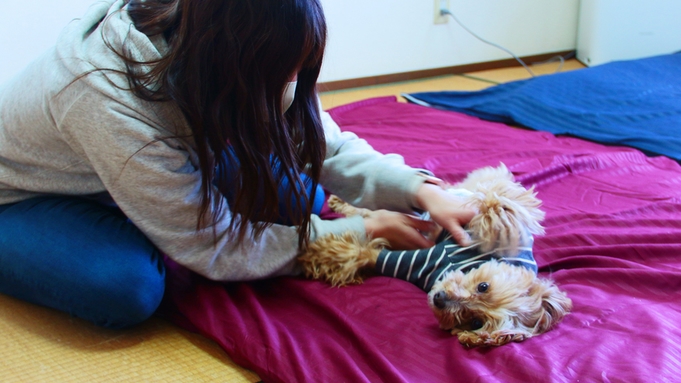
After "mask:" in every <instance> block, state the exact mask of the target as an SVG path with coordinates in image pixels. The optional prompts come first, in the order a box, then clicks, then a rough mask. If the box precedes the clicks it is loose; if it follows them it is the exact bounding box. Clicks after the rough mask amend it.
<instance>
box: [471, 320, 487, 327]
mask: <svg viewBox="0 0 681 383" xmlns="http://www.w3.org/2000/svg"><path fill="white" fill-rule="evenodd" d="M483 324H484V323H482V320H480V319H479V318H473V320H472V321H471V330H477V329H479V328H481V327H482V325H483Z"/></svg>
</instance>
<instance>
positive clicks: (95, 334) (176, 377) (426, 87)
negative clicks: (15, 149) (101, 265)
mask: <svg viewBox="0 0 681 383" xmlns="http://www.w3.org/2000/svg"><path fill="white" fill-rule="evenodd" d="M581 67H582V66H581V64H579V63H578V62H576V61H574V60H571V61H569V62H568V63H567V64H566V65H565V70H568V69H576V68H581ZM556 68H557V64H546V65H542V66H536V67H533V70H535V71H536V72H537V74H541V73H552V72H553V71H555V69H556ZM527 76H529V74H527V72H525V71H524V69H522V68H510V69H500V70H494V71H484V72H477V73H471V74H470V75H469V76H468V75H467V76H458V75H457V76H442V77H437V78H433V79H426V80H419V81H410V82H404V83H397V84H390V85H381V86H373V87H367V88H359V89H352V90H343V91H335V92H327V93H322V95H321V99H322V104H323V106H324V108H325V109H328V108H331V107H334V106H338V105H342V104H346V103H349V102H353V101H358V100H362V99H366V98H371V97H378V96H387V95H399V94H401V93H409V92H422V91H437V90H477V89H482V88H485V87H488V86H490V85H492V83H493V82H506V81H511V80H516V79H520V78H526V77H527ZM257 381H259V378H258V376H257V375H256V374H254V373H253V372H251V371H248V370H246V369H243V368H241V367H239V366H237V365H236V364H234V362H233V361H232V360H231V359H230V358H229V357H228V356H227V355H226V354H225V352H224V351H223V350H222V349H220V347H218V346H217V345H216V344H215V343H213V342H212V341H209V340H207V339H205V338H203V337H201V336H199V335H196V334H192V333H189V332H186V331H184V330H181V329H179V328H177V327H176V326H174V325H172V324H170V323H168V322H166V321H164V320H162V319H159V318H153V319H152V320H150V321H148V322H147V323H145V324H143V325H141V326H139V327H136V328H134V329H130V330H125V331H112V330H105V329H101V328H97V327H94V326H92V325H90V324H88V323H85V322H84V321H81V320H78V319H74V318H71V317H69V316H68V315H66V314H63V313H59V312H56V311H54V310H50V309H46V308H42V307H37V306H34V305H31V304H27V303H24V302H20V301H17V300H15V299H13V298H9V297H6V296H4V295H0V382H3V383H7V382H9V383H14V382H30V383H35V382H257Z"/></svg>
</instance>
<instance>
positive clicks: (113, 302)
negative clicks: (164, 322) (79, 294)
mask: <svg viewBox="0 0 681 383" xmlns="http://www.w3.org/2000/svg"><path fill="white" fill-rule="evenodd" d="M161 265H162V263H161ZM98 288H99V289H100V292H99V293H98V294H96V295H99V296H100V297H102V304H101V305H100V308H102V309H103V310H101V311H100V310H98V311H100V312H97V313H96V314H95V316H94V317H92V318H89V319H90V320H91V321H92V322H94V323H95V324H97V325H100V326H104V327H110V328H125V327H131V326H134V325H137V324H139V323H142V322H144V321H146V320H147V319H149V318H150V317H151V316H152V315H153V314H154V313H155V312H156V310H157V309H158V307H159V306H160V304H161V301H162V299H163V294H164V291H165V269H163V267H162V266H161V270H158V269H154V268H141V269H136V270H134V271H133V270H131V271H129V272H127V273H125V274H118V275H111V278H109V280H108V281H101V283H100V284H99V286H98ZM85 319H88V318H85Z"/></svg>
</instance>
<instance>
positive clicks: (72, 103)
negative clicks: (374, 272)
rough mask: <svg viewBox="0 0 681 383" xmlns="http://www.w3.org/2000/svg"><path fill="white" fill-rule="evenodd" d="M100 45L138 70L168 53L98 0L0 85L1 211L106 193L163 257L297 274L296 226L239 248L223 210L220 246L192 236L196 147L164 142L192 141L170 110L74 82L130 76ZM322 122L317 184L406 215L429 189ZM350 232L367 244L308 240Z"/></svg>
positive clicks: (106, 83)
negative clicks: (337, 238)
mask: <svg viewBox="0 0 681 383" xmlns="http://www.w3.org/2000/svg"><path fill="white" fill-rule="evenodd" d="M105 17H106V19H105ZM103 20H105V21H103ZM104 41H108V42H109V43H111V45H112V46H113V47H114V49H116V50H118V51H121V48H122V46H123V44H125V48H126V51H127V52H129V54H130V55H131V56H132V57H133V58H135V59H137V60H141V61H150V60H154V59H157V58H159V57H161V55H162V54H163V52H165V50H166V49H167V47H166V45H165V42H164V41H163V39H162V38H160V37H154V38H149V37H148V36H146V35H144V34H142V33H140V32H139V31H137V30H136V29H135V28H134V26H133V23H132V21H131V20H130V17H129V15H128V14H127V12H126V11H125V8H124V3H123V1H122V0H118V1H114V0H108V1H99V2H96V3H95V4H93V5H92V6H91V7H90V8H89V10H88V11H87V13H86V14H85V15H84V16H83V17H82V18H81V19H76V20H74V21H72V22H71V23H70V24H69V25H68V26H67V27H66V28H65V29H64V31H63V32H62V33H61V35H60V36H59V38H58V41H57V44H56V46H55V47H54V48H52V49H51V50H49V51H48V52H46V53H45V54H44V55H43V56H41V57H40V58H38V59H37V60H36V61H34V62H33V63H32V64H30V65H29V66H28V67H27V68H26V69H25V70H24V71H23V72H22V73H21V74H20V75H18V76H17V77H16V78H14V79H12V80H11V81H9V82H8V83H6V84H5V85H4V86H3V87H2V88H0V204H6V203H12V202H17V201H21V200H25V199H28V198H31V197H35V196H39V195H45V194H57V195H79V196H93V195H94V196H104V197H106V198H108V199H112V200H113V201H114V202H115V203H116V204H117V205H118V206H119V207H120V208H121V210H122V211H123V212H124V213H125V214H126V215H127V216H128V218H130V220H131V221H132V222H133V223H134V224H135V225H136V226H137V227H138V228H139V229H140V230H141V231H142V232H143V233H144V234H145V235H146V236H147V237H148V238H149V239H150V240H151V241H152V242H153V243H154V244H155V245H156V246H157V247H158V248H159V249H160V250H161V251H163V252H164V253H165V254H167V255H168V256H169V257H170V258H172V259H173V260H175V261H176V262H178V263H180V264H182V265H184V266H186V267H188V268H190V269H192V270H194V271H196V272H198V273H200V274H202V275H204V276H206V277H208V278H211V279H215V280H221V281H237V280H250V279H258V278H265V277H270V276H275V275H291V274H296V273H297V272H298V268H297V267H296V263H295V258H296V255H297V253H298V249H297V245H298V235H297V232H296V228H295V227H288V226H283V225H273V226H272V227H270V228H268V229H266V230H265V232H264V233H263V235H262V236H261V237H259V238H257V239H252V238H251V239H247V240H246V241H244V242H243V243H241V244H240V245H238V244H237V243H236V242H235V240H234V236H233V235H232V233H230V232H229V231H228V230H227V227H228V224H229V222H230V220H231V218H232V214H231V212H229V211H228V210H227V209H228V206H227V203H223V206H224V209H225V211H224V214H223V215H222V217H223V218H222V220H221V221H219V222H218V224H217V226H216V227H215V233H216V235H217V237H214V236H213V233H214V232H213V230H212V229H206V230H199V231H197V230H196V222H197V212H198V210H199V204H200V184H201V183H200V180H201V175H200V171H199V170H198V160H197V157H196V152H195V145H194V144H193V142H192V140H191V139H178V138H168V137H170V136H182V135H185V136H186V135H188V134H190V132H191V131H190V129H189V127H188V126H187V124H186V121H185V120H184V118H183V116H182V114H181V112H180V111H179V109H178V108H177V106H176V105H175V104H174V103H172V102H148V101H144V100H141V99H139V98H138V97H136V96H135V95H134V94H133V93H132V92H131V91H129V90H127V89H128V88H129V86H128V83H127V80H126V79H125V77H124V76H123V75H121V74H117V73H115V72H113V71H98V72H95V73H90V74H88V75H86V76H84V77H82V78H81V79H80V80H78V81H75V82H73V81H74V79H75V78H76V77H78V76H80V75H82V74H84V73H86V72H89V71H91V70H93V69H114V70H119V71H125V67H124V65H123V63H122V61H121V60H120V58H119V57H118V56H117V55H116V54H115V53H114V52H113V51H112V50H111V49H109V48H108V47H107V46H106V45H105V43H104ZM67 85H68V86H67ZM322 119H323V124H324V130H325V135H326V142H327V148H326V149H327V150H326V153H327V157H326V160H325V162H324V166H323V171H322V178H321V183H322V185H324V186H325V187H326V188H327V189H329V190H332V191H333V192H334V193H336V194H338V195H339V196H340V197H342V198H344V199H345V200H346V201H348V202H350V203H352V204H354V205H357V206H362V207H367V208H371V209H376V208H385V209H391V210H396V211H409V210H410V209H411V208H412V206H414V203H413V196H414V194H415V192H416V190H417V189H418V187H419V186H420V185H421V184H422V183H423V178H422V177H419V176H418V175H417V171H416V170H414V169H412V168H410V167H408V166H406V165H405V164H404V161H403V159H402V157H400V156H397V155H382V154H380V153H378V152H376V151H374V150H373V149H372V148H371V147H370V146H369V145H368V144H367V143H366V142H365V141H364V140H362V139H359V138H358V137H357V136H356V135H354V134H352V133H349V132H341V131H340V129H339V127H338V125H337V124H336V123H335V122H334V121H333V120H332V119H331V117H330V116H329V115H328V113H325V112H322ZM237 219H238V217H237ZM348 230H352V231H356V232H358V233H360V234H361V235H364V224H363V221H362V219H361V218H360V217H353V218H344V219H338V220H335V221H323V220H321V219H319V217H317V216H313V217H312V223H311V240H312V241H314V240H315V238H317V237H320V236H323V235H325V234H329V233H342V232H345V231H348ZM249 238H250V237H249Z"/></svg>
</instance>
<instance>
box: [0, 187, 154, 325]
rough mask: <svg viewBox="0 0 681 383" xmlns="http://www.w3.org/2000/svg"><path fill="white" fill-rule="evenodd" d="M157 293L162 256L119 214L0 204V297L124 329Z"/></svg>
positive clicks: (85, 207) (57, 201) (51, 203)
mask: <svg viewBox="0 0 681 383" xmlns="http://www.w3.org/2000/svg"><path fill="white" fill-rule="evenodd" d="M164 289H165V266H164V264H163V260H162V256H161V254H160V253H159V251H158V250H157V249H156V248H155V247H154V245H153V244H152V243H151V242H150V241H149V240H148V239H147V238H146V237H145V236H144V235H143V234H142V232H140V231H139V229H137V227H135V225H133V224H132V223H130V221H129V220H128V219H127V218H126V217H125V216H124V215H123V214H122V213H121V212H120V210H119V209H117V208H114V207H108V206H105V205H102V204H100V203H98V202H95V201H91V200H88V199H83V198H78V197H60V196H50V197H37V198H32V199H29V200H26V201H22V202H19V203H15V204H9V205H0V292H1V293H4V294H7V295H10V296H13V297H15V298H18V299H22V300H25V301H28V302H31V303H35V304H39V305H42V306H47V307H52V308H55V309H57V310H61V311H65V312H68V313H70V314H71V315H73V316H76V317H80V318H83V319H85V320H87V321H90V322H93V323H95V324H97V325H100V326H105V327H111V328H123V327H129V326H132V325H135V324H137V323H140V322H142V321H144V320H145V319H147V318H149V317H150V316H151V315H152V314H153V313H154V312H155V311H156V309H157V307H158V306H159V304H160V303H161V299H162V298H163V292H164Z"/></svg>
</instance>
